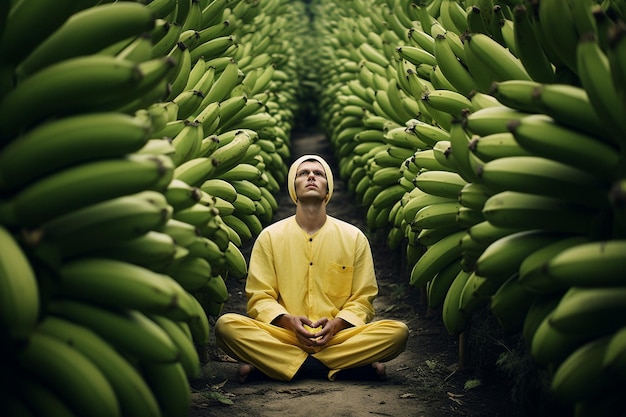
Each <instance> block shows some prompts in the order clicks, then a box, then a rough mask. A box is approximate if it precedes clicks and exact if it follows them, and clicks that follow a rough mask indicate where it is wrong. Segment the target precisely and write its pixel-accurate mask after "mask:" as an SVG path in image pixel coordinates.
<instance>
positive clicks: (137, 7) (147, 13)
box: [16, 2, 155, 79]
mask: <svg viewBox="0 0 626 417" xmlns="http://www.w3.org/2000/svg"><path fill="white" fill-rule="evenodd" d="M154 25H155V21H154V17H153V14H152V11H151V10H150V9H148V8H147V7H145V6H144V5H142V4H139V3H133V2H121V3H105V4H100V5H97V6H93V7H90V8H88V9H85V10H82V11H80V12H77V13H74V14H73V15H72V16H70V18H69V19H67V21H66V22H65V23H64V24H63V25H62V26H61V27H59V28H58V29H57V30H55V31H54V32H53V33H52V34H51V35H50V36H48V37H47V38H46V39H45V40H44V41H43V42H41V43H40V44H39V45H38V46H37V48H35V49H34V50H33V51H32V52H31V53H29V54H28V56H27V57H26V58H25V59H24V60H23V61H21V62H20V64H19V65H18V66H17V68H16V74H17V77H18V78H19V79H25V78H26V77H29V76H31V75H32V74H34V73H36V72H37V71H39V70H41V69H43V68H45V67H48V66H50V65H52V64H54V63H57V62H59V61H62V60H65V59H69V58H73V57H77V56H81V55H89V54H93V53H96V52H97V51H99V50H100V49H103V48H105V47H107V46H108V45H111V44H113V43H115V42H118V41H121V40H124V39H127V38H129V37H132V36H137V35H139V34H141V33H143V32H146V31H150V30H151V29H152V28H153V27H154Z"/></svg>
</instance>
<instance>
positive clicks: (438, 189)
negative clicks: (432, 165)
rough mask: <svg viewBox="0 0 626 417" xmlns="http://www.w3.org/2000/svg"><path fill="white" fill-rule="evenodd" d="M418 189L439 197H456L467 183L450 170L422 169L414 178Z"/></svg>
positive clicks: (455, 198)
mask: <svg viewBox="0 0 626 417" xmlns="http://www.w3.org/2000/svg"><path fill="white" fill-rule="evenodd" d="M414 184H415V186H416V187H417V188H419V189H420V190H422V191H424V192H426V193H428V194H433V195H436V196H440V197H446V198H452V199H454V200H455V201H456V200H457V199H458V196H459V192H460V191H461V189H462V188H463V187H464V186H465V184H467V182H466V181H465V180H464V179H463V178H461V176H460V175H459V174H457V173H456V172H452V171H423V172H420V173H419V174H418V175H417V176H416V177H415V180H414Z"/></svg>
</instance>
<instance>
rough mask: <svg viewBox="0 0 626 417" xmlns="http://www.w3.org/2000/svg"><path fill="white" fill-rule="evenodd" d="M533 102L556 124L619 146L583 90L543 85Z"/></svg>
mask: <svg viewBox="0 0 626 417" xmlns="http://www.w3.org/2000/svg"><path fill="white" fill-rule="evenodd" d="M535 100H536V101H537V103H539V104H540V106H541V112H542V113H544V114H547V115H548V116H550V117H552V118H553V119H554V120H556V121H557V122H558V123H561V124H564V125H565V126H569V127H571V128H573V129H575V130H578V131H581V132H584V133H586V134H588V135H591V136H595V137H597V138H599V139H602V140H603V141H605V142H607V143H609V144H614V145H619V144H620V142H619V141H616V139H615V137H614V136H613V135H612V134H611V133H610V130H609V129H607V126H606V125H605V124H604V123H603V122H602V121H601V119H600V118H599V117H598V115H597V113H596V110H595V109H594V107H593V106H592V104H591V102H590V100H589V95H588V94H587V91H586V90H585V89H583V88H581V87H578V86H575V85H569V84H544V85H542V86H541V87H540V88H539V89H538V90H537V91H536V94H535Z"/></svg>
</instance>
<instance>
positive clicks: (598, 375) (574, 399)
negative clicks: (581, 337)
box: [550, 337, 617, 404]
mask: <svg viewBox="0 0 626 417" xmlns="http://www.w3.org/2000/svg"><path fill="white" fill-rule="evenodd" d="M609 341H610V338H609V337H601V338H597V339H594V340H591V341H589V342H587V343H584V344H583V345H582V346H580V347H579V348H577V349H576V350H575V351H574V352H572V353H571V354H570V355H569V356H568V357H567V358H566V359H565V360H564V361H563V362H562V363H561V364H560V365H559V366H558V368H556V370H555V371H554V376H553V377H552V381H551V382H550V392H551V393H552V395H554V396H555V397H556V398H558V399H559V400H560V401H562V402H564V403H567V404H576V403H580V402H585V401H590V400H593V399H595V398H597V397H598V396H599V395H601V394H602V392H604V391H605V390H607V389H609V388H610V387H611V386H612V384H614V383H616V382H617V378H615V377H613V376H612V375H611V374H610V373H609V372H607V371H606V369H605V368H603V367H602V359H603V357H604V355H605V352H606V351H607V347H608V344H609Z"/></svg>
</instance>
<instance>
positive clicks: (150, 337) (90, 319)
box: [49, 299, 180, 363]
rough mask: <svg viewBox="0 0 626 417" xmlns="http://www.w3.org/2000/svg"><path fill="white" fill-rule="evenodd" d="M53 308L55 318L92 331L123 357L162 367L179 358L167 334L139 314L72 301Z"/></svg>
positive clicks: (54, 303)
mask: <svg viewBox="0 0 626 417" xmlns="http://www.w3.org/2000/svg"><path fill="white" fill-rule="evenodd" d="M49 308H50V310H49V311H50V313H51V314H52V315H55V316H58V317H62V318H64V319H66V320H69V321H72V322H74V323H76V324H79V325H82V326H85V327H87V328H89V329H91V330H92V331H94V332H95V333H97V334H98V335H99V336H100V337H102V338H104V339H105V340H107V341H108V342H109V343H111V345H113V346H114V347H115V348H116V349H119V351H120V352H122V353H123V354H126V355H130V356H131V357H135V358H140V359H141V360H146V361H154V362H161V363H169V362H176V361H177V360H178V358H179V355H180V352H179V350H178V348H177V347H176V345H175V344H174V342H173V341H172V339H170V337H169V336H168V335H167V333H165V331H164V330H163V329H161V328H160V327H159V326H158V325H157V324H156V323H155V322H153V321H152V320H150V319H149V318H148V316H146V315H145V314H143V313H141V312H139V311H137V310H127V309H126V310H111V309H107V308H104V307H101V306H97V305H92V304H87V303H82V302H79V301H73V300H69V299H56V300H53V301H51V302H50V303H49Z"/></svg>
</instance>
